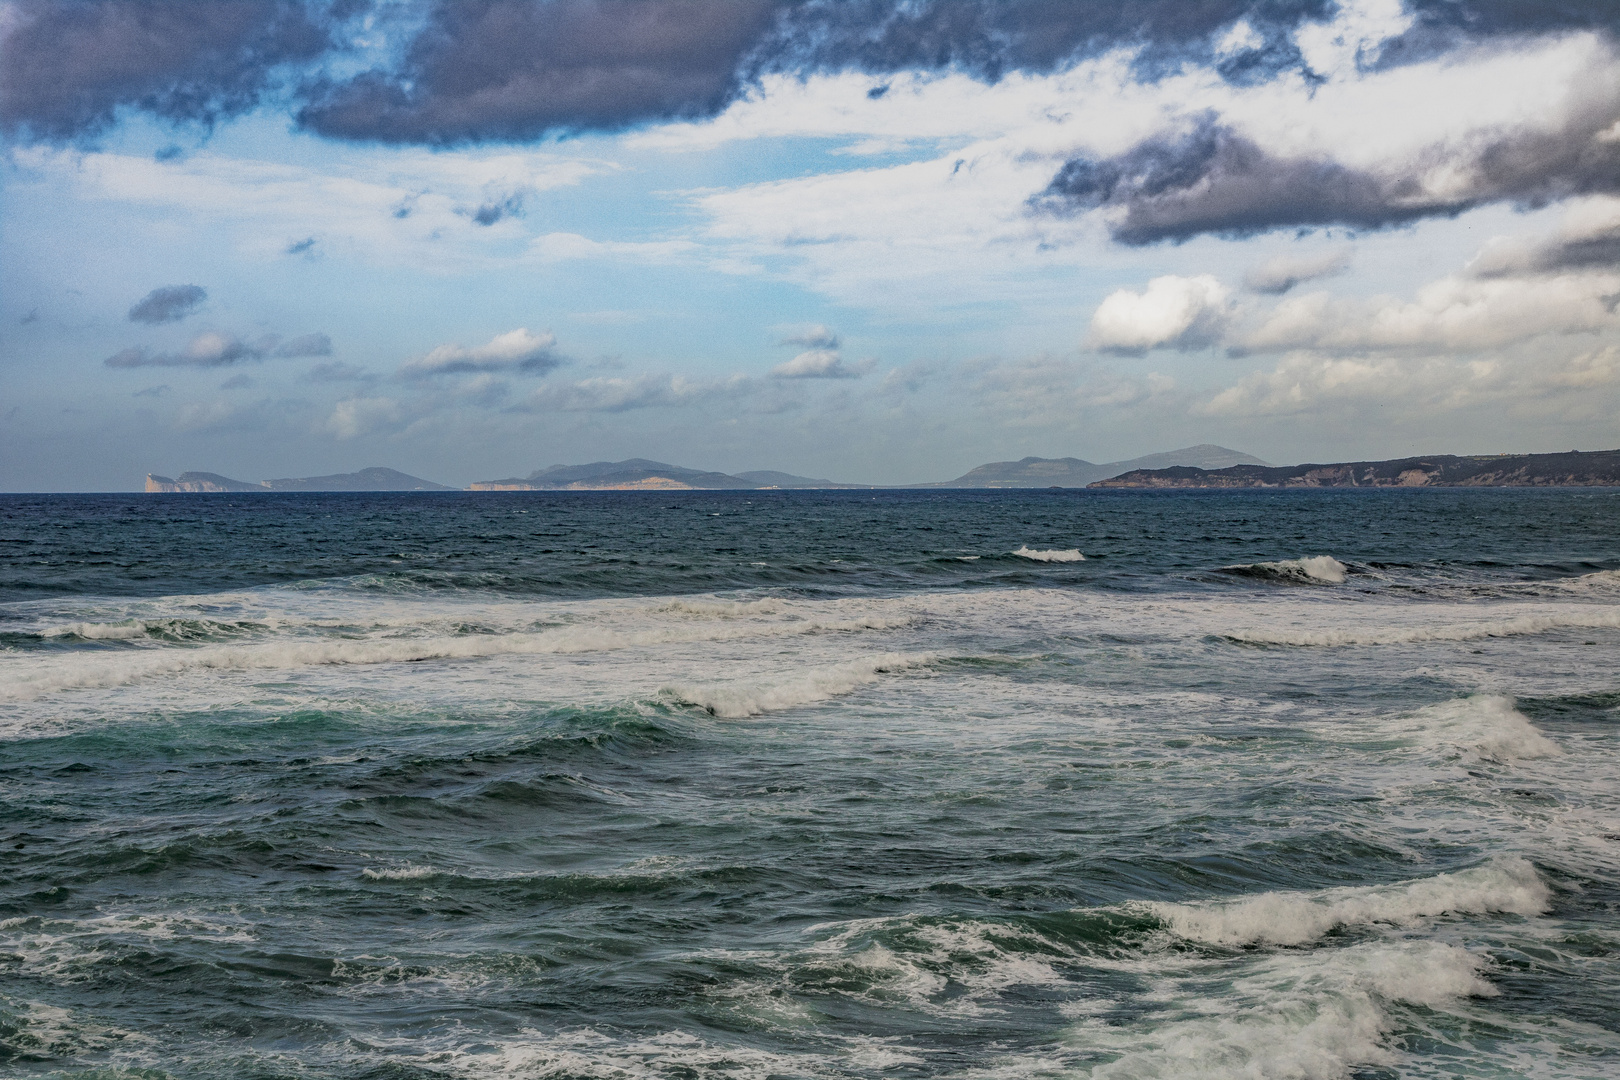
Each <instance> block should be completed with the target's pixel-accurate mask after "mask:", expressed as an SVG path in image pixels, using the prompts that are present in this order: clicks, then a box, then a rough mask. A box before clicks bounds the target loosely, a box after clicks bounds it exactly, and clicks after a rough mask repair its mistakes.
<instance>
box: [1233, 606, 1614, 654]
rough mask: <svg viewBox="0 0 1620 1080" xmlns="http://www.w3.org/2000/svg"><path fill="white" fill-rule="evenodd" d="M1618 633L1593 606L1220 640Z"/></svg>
mask: <svg viewBox="0 0 1620 1080" xmlns="http://www.w3.org/2000/svg"><path fill="white" fill-rule="evenodd" d="M1615 628H1620V610H1616V609H1614V608H1610V607H1593V608H1591V609H1589V610H1574V611H1569V610H1566V611H1562V612H1559V613H1558V614H1555V615H1520V616H1517V617H1515V618H1511V619H1488V620H1481V621H1479V622H1472V623H1452V624H1449V625H1442V626H1369V627H1355V628H1352V627H1342V628H1333V629H1324V630H1312V629H1305V628H1298V629H1287V628H1280V629H1265V630H1261V629H1242V630H1229V631H1227V632H1225V633H1224V634H1222V635H1221V636H1223V637H1225V638H1227V639H1229V640H1231V641H1241V642H1245V643H1248V644H1253V645H1304V646H1334V645H1411V644H1417V643H1419V642H1424V641H1483V640H1485V639H1487V638H1499V637H1518V636H1521V635H1525V634H1546V633H1551V632H1553V631H1557V630H1603V629H1615Z"/></svg>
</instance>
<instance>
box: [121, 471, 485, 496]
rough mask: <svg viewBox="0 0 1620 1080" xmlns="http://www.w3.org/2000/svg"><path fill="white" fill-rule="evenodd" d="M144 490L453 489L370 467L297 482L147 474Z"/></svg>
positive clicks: (292, 480)
mask: <svg viewBox="0 0 1620 1080" xmlns="http://www.w3.org/2000/svg"><path fill="white" fill-rule="evenodd" d="M146 490H147V491H150V492H205V491H240V492H248V491H454V490H456V489H455V488H452V487H447V486H445V485H444V484H435V483H434V482H433V481H431V480H423V479H422V478H421V477H419V476H411V475H410V474H408V473H402V472H400V471H399V470H397V469H385V468H382V467H381V466H372V467H371V468H369V469H361V470H360V471H359V472H352V473H333V474H332V475H330V476H306V477H301V478H298V479H293V478H284V479H280V480H263V481H260V482H258V483H251V482H249V481H246V480H232V479H231V478H230V477H228V476H221V475H219V474H218V473H210V472H183V473H181V474H180V475H179V476H177V477H175V478H173V479H170V478H169V477H167V476H159V475H157V474H156V473H147V475H146Z"/></svg>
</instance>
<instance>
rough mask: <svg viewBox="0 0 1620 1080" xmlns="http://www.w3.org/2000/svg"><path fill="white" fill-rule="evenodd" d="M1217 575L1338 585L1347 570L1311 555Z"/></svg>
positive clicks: (1241, 566) (1226, 570) (1249, 565)
mask: <svg viewBox="0 0 1620 1080" xmlns="http://www.w3.org/2000/svg"><path fill="white" fill-rule="evenodd" d="M1221 573H1223V574H1236V575H1237V576H1239V577H1252V578H1262V579H1264V580H1267V581H1281V582H1286V583H1289V584H1294V585H1342V584H1344V579H1345V575H1347V574H1349V573H1350V568H1349V567H1348V566H1346V565H1344V563H1342V562H1340V561H1339V560H1338V559H1335V558H1334V557H1333V556H1331V555H1312V556H1309V557H1308V558H1303V559H1282V560H1279V561H1277V562H1258V563H1240V564H1238V565H1237V566H1223V567H1221Z"/></svg>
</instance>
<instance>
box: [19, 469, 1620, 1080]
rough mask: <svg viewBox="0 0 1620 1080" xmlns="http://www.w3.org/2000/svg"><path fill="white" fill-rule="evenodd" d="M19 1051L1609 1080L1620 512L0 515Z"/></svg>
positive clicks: (1430, 508)
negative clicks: (1599, 1079) (1598, 1079)
mask: <svg viewBox="0 0 1620 1080" xmlns="http://www.w3.org/2000/svg"><path fill="white" fill-rule="evenodd" d="M0 1074H4V1075H7V1076H47V1075H48V1076H83V1077H108V1078H111V1077H128V1078H136V1077H140V1078H148V1080H155V1078H160V1077H187V1078H191V1077H199V1078H200V1077H210V1078H212V1077H231V1078H269V1077H285V1078H301V1080H302V1078H317V1077H321V1078H324V1077H332V1078H337V1077H342V1078H376V1080H383V1078H386V1080H414V1078H427V1077H446V1078H482V1077H491V1078H493V1077H547V1078H564V1077H567V1078H573V1077H580V1078H585V1077H590V1078H602V1080H609V1078H611V1080H641V1078H669V1080H778V1078H783V1080H786V1078H800V1077H803V1078H843V1077H861V1078H878V1077H895V1078H917V1080H922V1078H932V1077H952V1078H968V1080H973V1078H984V1080H1021V1078H1037V1077H1075V1078H1085V1077H1095V1078H1105V1077H1106V1078H1148V1077H1213V1078H1220V1077H1232V1078H1238V1077H1242V1078H1248V1080H1260V1078H1313V1080H1315V1078H1348V1077H1353V1078H1358V1080H1374V1078H1379V1080H1387V1078H1394V1077H1538V1078H1540V1077H1545V1078H1561V1077H1570V1078H1595V1077H1620V492H1615V491H1600V490H1576V491H1548V490H1508V489H1496V490H1474V491H1455V490H1453V491H1421V490H1420V491H1318V492H1311V491H1287V492H1210V493H1200V492H1174V493H1157V492H1074V491H1068V492H1061V491H1023V492H942V491H923V492H864V491H858V492H846V491H838V492H725V493H705V492H680V493H670V492H645V493H642V492H638V493H624V494H616V493H581V494H562V493H546V492H533V493H498V494H482V493H452V494H401V495H393V494H389V495H355V494H344V495H314V494H286V495H242V496H237V495H177V496H164V495H128V496H124V495H100V496H18V495H13V496H0Z"/></svg>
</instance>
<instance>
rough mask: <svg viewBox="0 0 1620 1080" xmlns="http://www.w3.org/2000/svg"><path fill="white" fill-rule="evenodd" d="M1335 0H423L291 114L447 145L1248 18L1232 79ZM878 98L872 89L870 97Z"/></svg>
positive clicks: (1286, 57)
mask: <svg viewBox="0 0 1620 1080" xmlns="http://www.w3.org/2000/svg"><path fill="white" fill-rule="evenodd" d="M1333 8H1334V5H1333V3H1332V2H1331V0H1203V2H1200V3H1186V2H1182V0H1123V2H1120V3H1113V4H1100V3H1085V4H1079V3H1074V2H1072V0H934V2H928V0H922V2H910V3H897V2H895V0H703V2H694V0H551V2H539V3H537V2H534V0H459V2H456V3H439V4H435V5H434V6H433V7H432V9H431V10H430V13H429V16H428V19H427V24H426V26H425V28H424V29H423V30H422V31H421V33H420V34H419V35H418V36H417V37H416V38H415V40H414V41H413V42H412V43H411V45H410V47H409V48H408V49H407V50H406V52H405V56H404V59H403V60H402V62H401V63H400V64H399V65H398V66H397V67H396V68H395V69H394V70H390V71H381V70H376V71H370V72H366V73H363V74H361V75H359V76H357V77H355V78H352V79H350V80H348V81H346V82H320V83H317V84H315V85H314V86H313V87H312V88H311V91H310V93H311V100H310V102H309V103H308V105H307V106H306V107H305V108H304V109H303V111H302V112H301V113H300V114H299V119H300V121H301V122H302V123H303V124H304V125H305V126H306V127H308V128H310V129H312V130H314V131H318V132H320V133H322V134H325V135H329V136H334V137H338V138H346V139H359V140H375V141H380V142H403V143H427V144H433V145H446V144H457V143H469V142H479V141H485V140H524V139H533V138H537V137H539V136H542V135H544V134H546V133H547V132H555V131H577V130H585V129H615V128H622V127H626V126H629V125H632V124H637V123H643V122H647V121H653V120H668V119H675V118H696V117H704V116H712V115H714V114H715V113H717V112H719V111H720V110H721V109H723V108H725V106H726V105H728V104H730V103H731V102H732V101H733V100H735V98H736V97H737V95H738V94H739V93H741V92H742V91H743V90H744V89H746V87H748V86H749V85H751V84H752V83H753V82H754V80H756V79H757V78H758V77H759V76H760V75H763V74H766V73H770V72H787V73H791V74H799V75H807V74H811V73H814V72H818V71H841V70H860V71H867V72H872V73H876V74H882V73H887V72H897V71H906V70H918V69H920V70H930V71H937V70H945V69H951V70H959V71H965V72H968V73H970V74H972V75H975V76H977V77H979V78H982V79H986V80H995V79H999V78H1001V77H1002V76H1003V75H1005V74H1007V73H1008V72H1011V71H1015V70H1025V71H1049V70H1052V69H1054V68H1057V67H1060V66H1062V65H1063V64H1065V63H1067V62H1069V61H1070V60H1072V59H1074V58H1075V57H1077V56H1080V55H1085V54H1091V53H1096V52H1099V51H1103V50H1106V49H1109V48H1114V47H1117V46H1120V45H1126V46H1131V47H1139V48H1140V49H1141V50H1142V52H1141V57H1140V60H1139V66H1141V67H1144V68H1145V69H1154V68H1159V69H1169V68H1172V67H1174V66H1175V65H1176V64H1178V63H1180V62H1181V61H1183V60H1186V59H1193V58H1196V59H1204V60H1213V52H1212V46H1211V44H1210V42H1211V40H1212V37H1213V36H1214V35H1215V34H1217V33H1219V32H1220V31H1222V30H1223V29H1224V28H1226V27H1228V26H1230V25H1231V24H1232V23H1233V22H1235V21H1236V20H1238V19H1240V18H1242V19H1247V20H1248V21H1249V23H1250V25H1251V27H1252V28H1253V29H1254V31H1255V34H1256V35H1257V37H1258V40H1259V41H1260V42H1261V45H1260V46H1259V47H1257V48H1255V49H1251V50H1247V51H1246V52H1245V53H1244V54H1243V56H1241V57H1237V58H1229V59H1228V60H1226V61H1224V62H1223V68H1222V70H1223V72H1225V73H1226V74H1228V76H1229V77H1240V76H1244V75H1247V74H1253V73H1254V72H1257V71H1264V72H1274V71H1276V70H1278V69H1279V68H1281V67H1287V66H1290V65H1293V64H1296V63H1298V60H1299V54H1298V51H1297V50H1296V49H1295V47H1294V46H1293V44H1292V39H1291V36H1290V34H1291V31H1292V30H1293V28H1295V27H1297V26H1298V25H1299V23H1300V22H1302V21H1304V20H1306V19H1315V18H1324V17H1327V16H1329V15H1330V14H1331V13H1332V11H1333ZM870 96H871V97H872V98H873V99H874V100H875V99H877V98H880V97H881V96H882V91H881V89H875V90H874V92H873V93H872V94H871V95H870Z"/></svg>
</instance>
